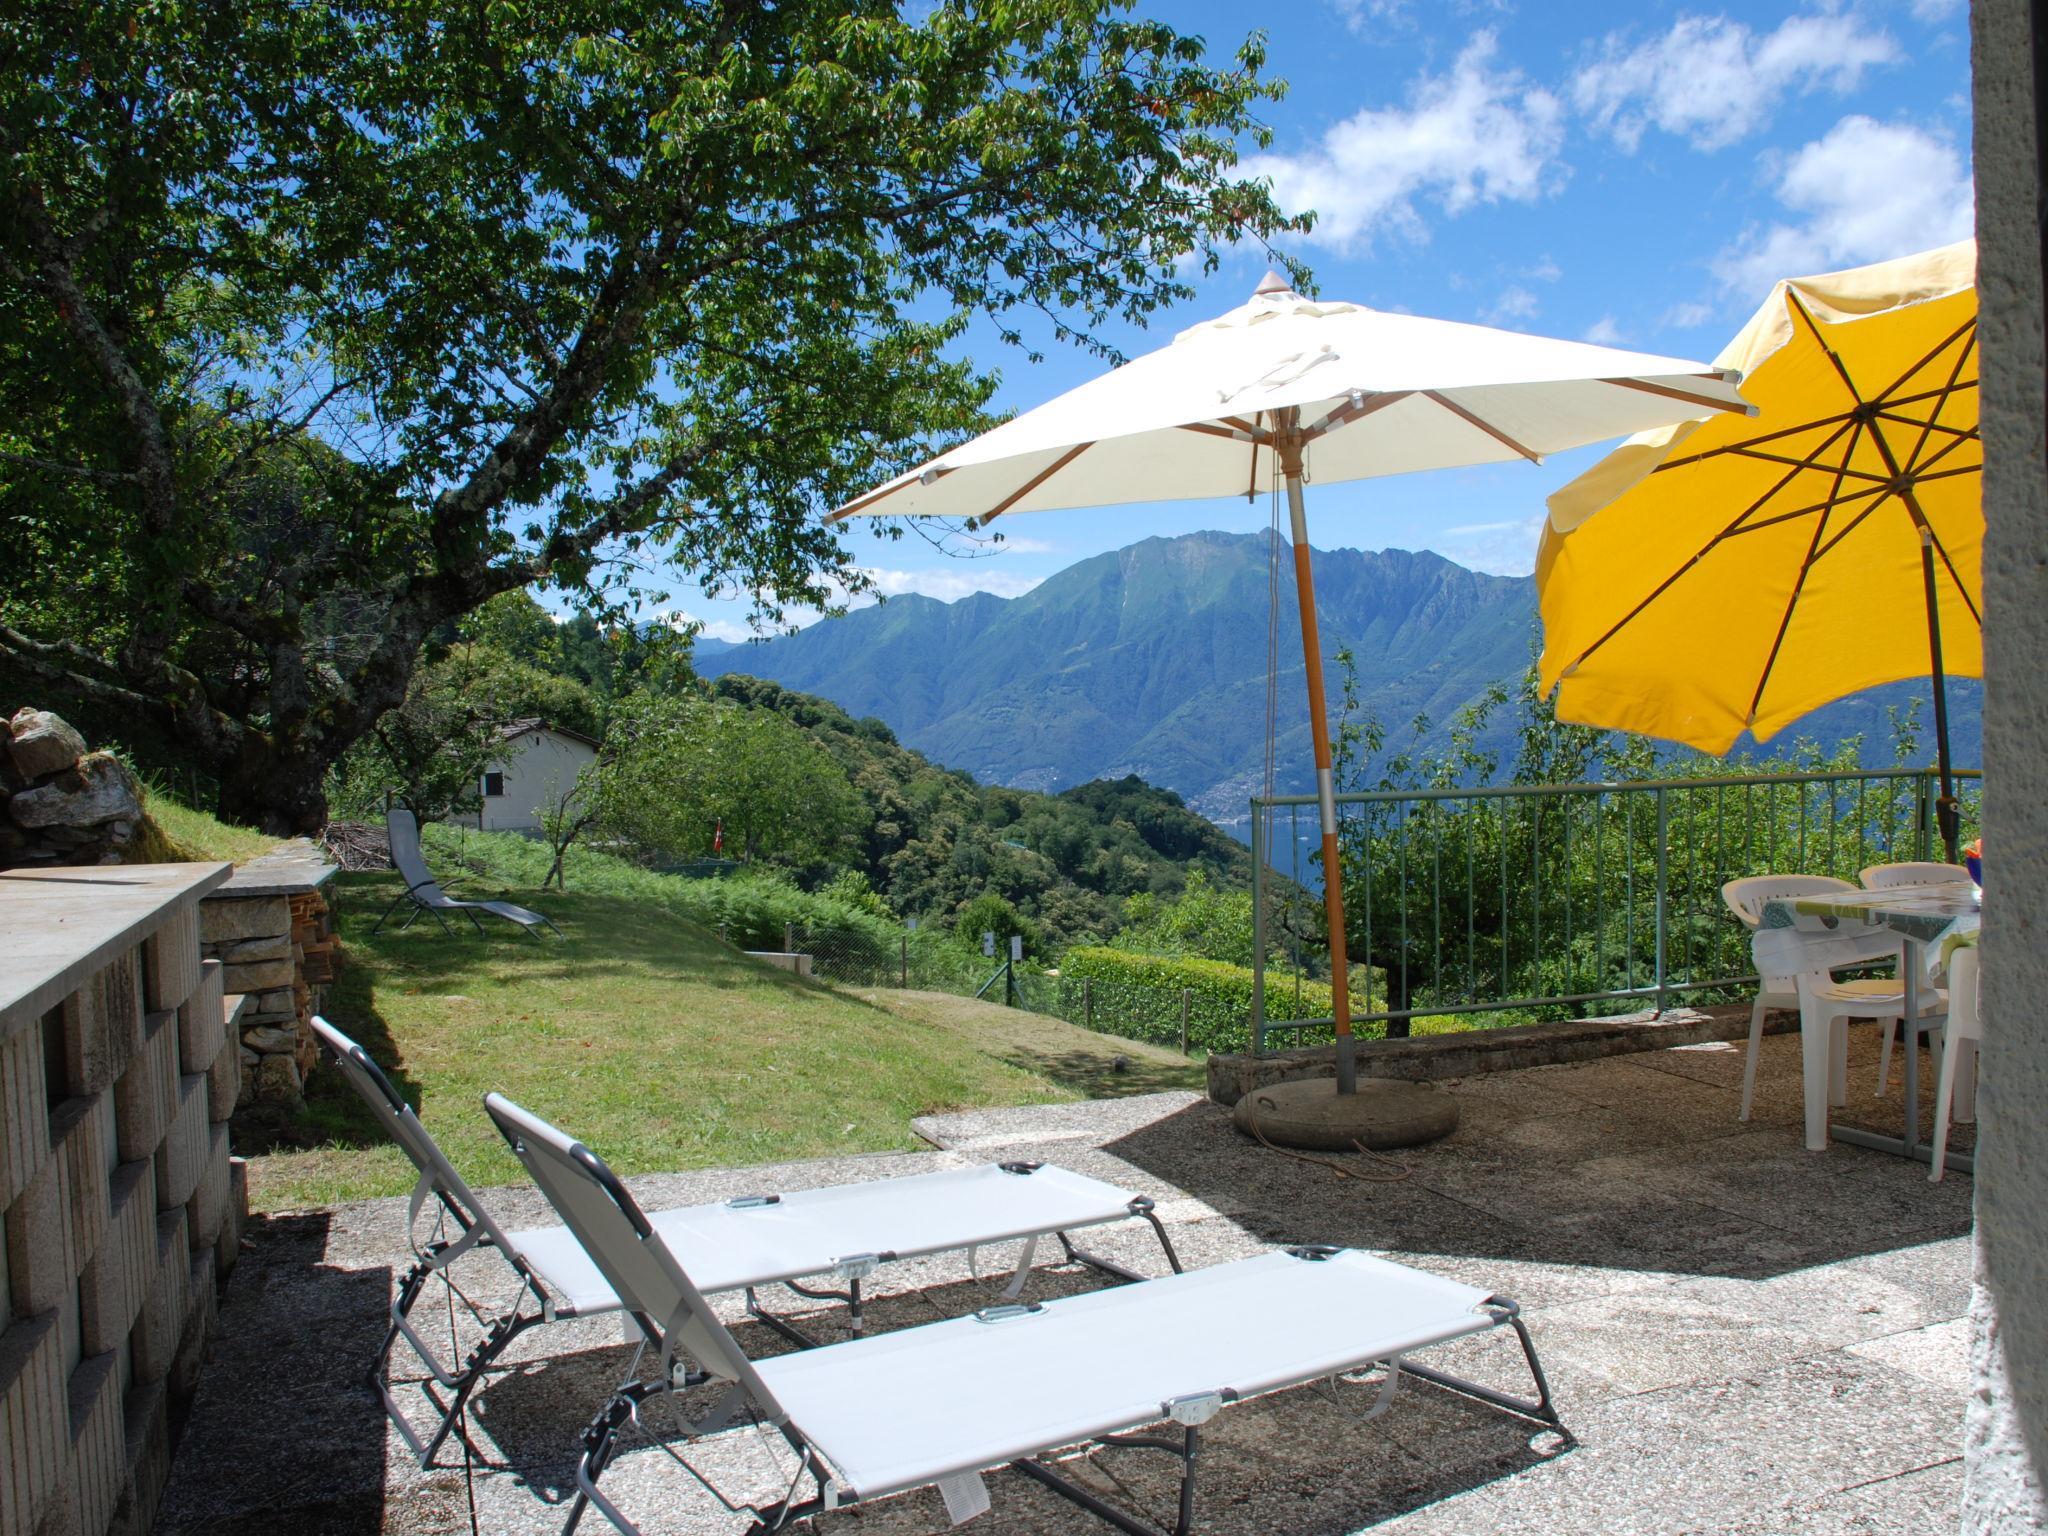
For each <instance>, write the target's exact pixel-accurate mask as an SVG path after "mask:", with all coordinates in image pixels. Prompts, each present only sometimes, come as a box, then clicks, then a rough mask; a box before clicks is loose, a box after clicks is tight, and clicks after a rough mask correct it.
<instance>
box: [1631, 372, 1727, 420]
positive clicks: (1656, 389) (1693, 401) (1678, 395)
mask: <svg viewBox="0 0 2048 1536" xmlns="http://www.w3.org/2000/svg"><path fill="white" fill-rule="evenodd" d="M1600 382H1601V383H1602V384H1613V385H1616V386H1618V387H1620V388H1622V389H1639V390H1641V391H1642V392H1643V393H1644V394H1646V395H1662V396H1664V397H1665V398H1666V399H1667V400H1683V401H1685V402H1686V403H1687V404H1688V405H1704V406H1706V407H1707V408H1708V409H1709V410H1714V411H1721V412H1725V413H1726V414H1728V415H1731V416H1754V415H1756V413H1757V408H1756V407H1755V406H1753V405H1750V404H1748V403H1747V402H1736V403H1733V404H1731V403H1730V402H1728V401H1726V400H1716V399H1715V398H1714V397H1713V396H1712V395H1702V394H1699V393H1698V392H1696V391H1694V390H1690V389H1674V388H1672V387H1671V386H1670V385H1669V384H1652V383H1651V382H1650V381H1649V380H1648V379H1602V380H1601V381H1600Z"/></svg>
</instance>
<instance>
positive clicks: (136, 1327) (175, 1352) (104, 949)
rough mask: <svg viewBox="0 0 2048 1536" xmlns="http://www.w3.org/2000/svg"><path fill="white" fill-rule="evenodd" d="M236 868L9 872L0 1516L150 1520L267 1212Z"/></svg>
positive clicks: (95, 1533)
mask: <svg viewBox="0 0 2048 1536" xmlns="http://www.w3.org/2000/svg"><path fill="white" fill-rule="evenodd" d="M226 873H227V871H226V866H224V865H219V864H214V865H192V864H183V865H178V864H159V865H138V866H132V867H130V868H129V869H126V870H123V871H122V872H121V878H120V879H119V881H118V882H113V881H110V882H106V883H104V884H98V883H96V882H94V881H92V880H90V879H83V878H80V877H77V876H71V875H65V876H57V875H55V873H54V872H52V875H51V876H48V877H45V876H42V875H41V874H40V873H39V872H18V873H16V874H13V875H10V876H9V877H8V878H7V879H6V881H4V882H0V931H5V932H7V933H8V934H10V935H11V936H16V937H18V938H20V939H21V940H23V941H24V942H22V943H20V944H19V945H17V946H15V947H14V948H13V950H12V953H0V1211H4V1216H0V1532H5V1533H6V1536H16V1533H19V1536H102V1533H104V1532H109V1531H112V1532H119V1533H121V1536H146V1533H147V1532H148V1531H149V1530H150V1528H151V1525H152V1523H153V1521H154V1519H155V1516H156V1508H157V1501H158V1499H159V1497H160V1496H161V1494H162V1491H163V1485H164V1482H165V1480H166V1478H167V1477H168V1476H169V1472H170V1462H171V1453H172V1449H173V1436H174V1434H175V1432H176V1428H177V1426H179V1425H180V1424H181V1423H182V1419H183V1413H182V1407H183V1404H184V1402H185V1401H187V1400H189V1398H190V1397H191V1396H192V1394H193V1392H194V1391H195V1390H196V1389H197V1386H198V1378H199V1370H200V1366H201V1364H202V1362H203V1361H204V1358H205V1355H206V1351H207V1346H208V1342H209V1340H210V1339H211V1337H212V1334H213V1330H214V1323H215V1315H216V1314H215V1304H216V1296H217V1293H218V1286H219V1284H220V1282H221V1281H222V1280H224V1279H225V1278H226V1276H227V1273H228V1271H229V1270H230V1269H231V1268H232V1267H233V1265H234V1262H235V1257H236V1254H237V1252H238V1251H239V1247H240V1243H241V1231H242V1224H243V1221H244V1219H245V1216H246V1212H247V1208H248V1191H247V1184H246V1181H245V1179H244V1178H243V1176H242V1169H241V1165H240V1163H239V1160H237V1159H233V1158H231V1157H230V1156H229V1151H228V1126H227V1123H226V1122H227V1118H228V1115H229V1113H230V1112H231V1111H232V1109H233V1107H234V1101H235V1087H236V1075H235V1070H234V1069H235V1059H234V1051H233V1049H232V1048H231V1047H230V1045H229V1043H228V1041H229V1036H230V1034H231V1033H232V1030H233V1026H234V1019H235V1014H236V1011H237V1009H238V1008H239V1006H240V1002H241V1000H240V999H239V998H232V997H229V996H227V995H226V993H225V991H224V988H223V968H222V967H221V966H220V965H219V964H218V963H215V962H206V963H202V961H201V959H200V955H199V927H198V914H197V903H198V898H199V895H200V893H201V892H202V891H204V890H205V889H206V887H207V886H208V885H210V884H213V883H215V882H217V881H219V880H220V879H222V878H224V877H225V875H226Z"/></svg>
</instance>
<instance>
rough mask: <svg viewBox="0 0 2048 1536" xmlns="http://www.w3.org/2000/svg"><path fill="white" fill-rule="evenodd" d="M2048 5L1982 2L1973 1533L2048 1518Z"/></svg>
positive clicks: (1976, 61) (1966, 1526)
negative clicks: (1980, 919)
mask: <svg viewBox="0 0 2048 1536" xmlns="http://www.w3.org/2000/svg"><path fill="white" fill-rule="evenodd" d="M2044 26H2048V15H2044V14H2043V8H2042V7H2041V6H2040V5H2039V4H2033V5H2029V4H2028V3H2027V0H1977V3H1976V4H1975V5H1974V6H1973V7H1972V10H1971V31H1972V34H1973V37H1972V46H1973V58H1972V74H1973V77H1974V80H1975V108H1976V110H1975V125H1976V128H1975V132H1976V143H1975V151H1976V153H1975V161H1976V179H1977V258H1978V268H1977V293H1978V300H1979V306H1980V315H1979V319H1978V329H1977V334H1978V342H1979V345H1980V346H1981V347H1982V349H1983V359H1984V361H1983V385H1982V391H1981V399H1982V408H1981V409H1982V422H1983V432H1984V523H1985V537H1984V871H1985V875H1984V935H1983V945H1984V991H1983V998H1982V1003H1983V1010H1984V1047H1983V1063H1982V1068H1981V1082H1982V1084H1983V1087H1982V1092H1981V1093H1980V1095H1979V1098H1978V1101H1977V1109H1978V1138H1977V1146H1978V1151H1977V1172H1976V1201H1977V1205H1976V1210H1977V1286H1976V1294H1975V1297H1974V1298H1973V1301H1972V1305H1971V1317H1972V1334H1973V1337H1972V1340H1971V1361H1970V1364H1971V1377H1972V1381H1971V1392H1970V1399H1969V1411H1968V1415H1967V1418H1966V1420H1965V1425H1964V1434H1963V1460H1964V1468H1965V1472H1964V1479H1963V1508H1962V1521H1961V1529H1962V1530H1964V1531H1966V1532H1968V1533H1970V1536H2019V1533H2021V1532H2039V1531H2042V1530H2044V1529H2048V1197H2044V1194H2043V1191H2042V1185H2041V1174H2042V1170H2043V1169H2044V1168H2048V1115H2044V1114H2043V1113H2042V1110H2043V1107H2044V1106H2048V1008H2044V1007H2043V1005H2042V999H2043V998H2044V997H2048V485H2044V483H2043V480H2042V474H2041V464H2042V457H2043V450H2044V447H2048V415H2044V412H2043V407H2042V397H2043V392H2044V387H2048V366H2044V365H2048V358H2044V355H2043V353H2044V349H2043V341H2042V320H2043V292H2042V290H2043V286H2044V277H2043V270H2042V269H2043V262H2044V255H2043V239H2042V236H2043V231H2042V227H2041V224H2040V222H2039V220H2040V213H2041V202H2040V197H2041V173H2042V169H2043V167H2042V165H2041V164H2040V159H2039V155H2040V146H2041V134H2042V125H2041V116H2042V113H2043V109H2044V106H2048V103H2043V102H2042V101H2040V100H2037V99H2036V97H2035V91H2036V89H2037V87H2038V85H2039V84H2040V83H2041V81H2042V80H2043V78H2044V75H2048V57H2044V55H2048V38H2044V37H2042V36H2039V35H2037V34H2036V29H2038V28H2041V27H2044Z"/></svg>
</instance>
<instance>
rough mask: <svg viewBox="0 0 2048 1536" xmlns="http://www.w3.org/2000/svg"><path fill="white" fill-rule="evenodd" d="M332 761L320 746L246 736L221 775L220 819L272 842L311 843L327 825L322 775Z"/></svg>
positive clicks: (304, 741) (334, 754) (332, 753)
mask: <svg viewBox="0 0 2048 1536" xmlns="http://www.w3.org/2000/svg"><path fill="white" fill-rule="evenodd" d="M337 756H338V753H337V752H336V751H334V750H333V749H331V748H329V747H327V746H326V744H325V743H318V742H315V741H309V740H307V739H305V738H303V737H302V738H298V739H295V740H285V741H279V740H276V739H275V738H272V737H265V736H262V735H259V734H257V733H255V732H251V733H250V735H249V737H248V739H247V740H246V741H245V742H244V744H243V747H242V751H241V753H240V755H239V757H238V758H237V759H236V761H235V762H234V763H232V764H231V765H226V766H225V768H224V771H223V772H222V774H221V782H220V815H221V817H222V819H223V820H226V821H232V822H237V823H240V824H241V825H243V826H252V827H257V828H259V829H261V830H262V831H265V832H269V833H272V834H274V835H276V836H278V837H317V836H318V835H319V833H320V829H321V828H323V827H325V826H326V825H327V771H328V769H330V768H332V767H333V766H334V761H335V758H336V757H337Z"/></svg>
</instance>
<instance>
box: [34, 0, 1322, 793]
mask: <svg viewBox="0 0 2048 1536" xmlns="http://www.w3.org/2000/svg"><path fill="white" fill-rule="evenodd" d="M5 35H6V41H7V67H6V69H5V70H0V144H4V147H5V154H4V156H0V207H4V210H5V217H0V314H4V316H5V320H6V323H5V324H4V325H0V514H4V515H0V569H4V571H5V572H6V576H5V580H6V586H5V588H4V590H0V657H4V659H5V660H6V662H7V663H8V665H9V666H10V668H12V669H16V670H19V671H22V672H25V673H28V674H30V675H33V676H35V677H38V678H40V679H43V680H45V681H48V682H61V683H62V684H63V685H64V686H65V687H66V688H69V689H74V690H77V691H79V692H81V693H84V694H89V695H91V696H92V697H93V698H94V699H96V700H97V701H99V702H101V703H104V704H107V705H109V706H118V707H120V708H122V709H125V710H126V711H127V712H128V713H129V714H131V715H133V716H135V717H138V718H140V717H147V718H148V719H149V720H150V721H152V722H153V723H154V726H155V728H157V729H159V730H161V731H162V732H164V733H165V734H166V735H168V736H170V737H172V738H173V739H175V740H176V741H177V742H178V743H179V744H180V746H181V747H182V749H183V750H185V751H186V752H187V753H189V754H190V755H191V756H193V757H194V758H197V759H199V760H202V761H204V762H206V763H207V764H209V765H210V766H211V768H212V770H213V775H214V777H216V778H217V779H218V780H219V782H220V785H221V800H222V809H223V810H224V811H227V812H229V813H231V814H234V815H236V816H238V817H240V818H242V819H245V820H250V821H260V822H262V823H264V824H266V825H267V826H270V827H271V828H273V829H274V830H277V831H281V832H282V831H306V830H313V829H316V828H317V827H318V826H319V824H320V822H321V821H322V819H323V818H324V815H325V811H326V807H325V805H324V801H323V793H322V787H323V783H324V781H325V777H326V774H327V771H328V769H329V768H330V767H331V766H332V765H333V764H334V763H335V762H336V761H337V760H339V758H340V757H341V756H342V755H343V754H344V753H345V752H346V751H347V749H348V748H349V747H350V746H351V745H352V744H353V743H355V742H356V741H358V740H360V739H361V738H362V737H363V736H364V735H365V734H367V733H368V732H369V730H370V729H371V727H372V726H373V724H374V723H375V722H376V721H377V720H378V719H379V718H380V717H381V716H383V715H385V714H386V713H387V712H388V711H390V710H392V709H395V708H397V707H399V706H400V705H401V704H402V703H403V702H404V701H405V700H406V697H407V694H408V689H409V686H410V682H411V678H412V673H413V671H414V670H415V668H416V666H417V664H418V658H419V656H420V653H421V648H422V645H423V644H424V643H425V642H426V641H427V640H428V639H429V638H430V637H431V636H433V635H435V634H436V633H437V632H440V631H443V630H444V629H445V628H446V627H447V626H449V625H450V624H452V623H454V622H456V621H459V620H460V619H462V617H463V616H464V615H466V614H468V613H471V612H472V611H474V610H476V609H477V608H479V607H480V606H481V605H483V604H485V603H486V602H488V601H489V600H490V599H491V598H492V597H494V596H496V595H498V594H500V593H504V592H510V591H515V590H518V589H521V588H526V587H531V586H536V585H542V586H551V587H554V588H558V589H561V590H563V591H565V592H570V593H573V594H575V596H576V597H577V598H578V600H580V601H582V602H584V603H586V604H589V605H593V606H596V607H597V608H599V609H600V610H602V611H603V612H605V613H606V614H616V613H617V612H619V611H621V610H624V609H630V608H636V607H640V606H643V605H645V606H655V605H659V604H660V603H662V601H663V600H664V598H665V595H666V594H665V592H664V588H663V584H664V583H665V582H666V581H668V580H669V579H670V578H671V577H681V578H686V579H689V580H691V581H693V582H695V583H696V584H698V585H699V586H700V587H701V588H704V589H706V590H711V591H731V592H737V593H743V594H747V595H750V596H751V597H752V598H753V600H754V601H755V603H756V605H757V606H758V608H759V610H760V612H761V613H762V614H763V615H764V616H765V617H767V618H769V619H771V620H772V619H775V618H778V617H779V616H781V615H782V614H783V613H784V611H785V610H786V609H787V608H788V607H790V606H791V605H806V606H830V605H831V604H833V603H835V602H838V601H842V600H843V597H844V594H846V593H848V592H857V591H860V590H862V589H863V588H864V587H865V586H866V585H867V584H868V581H869V578H868V577H867V575H866V574H865V573H864V571H863V570H862V568H861V567H860V566H859V565H857V564H856V563H855V562H854V561H853V560H852V558H851V557H850V555H849V553H848V551H847V549H846V547H845V546H844V545H843V544H842V543H841V542H840V539H839V535H838V534H837V532H836V531H835V530H834V528H833V527H832V526H831V525H829V524H827V523H826V522H825V521H824V520H823V517H822V515H821V514H822V513H823V512H824V511H825V510H826V509H828V508H830V507H832V506H834V505H837V504H839V503H841V502H844V501H846V500H848V499H849V498H851V497H852V496H853V495H855V494H856V493H858V492H860V491H862V490H865V489H866V488H868V487H870V486H872V485H874V484H875V483H877V482H879V481H881V480H883V479H886V478H888V477H890V476H892V475H894V474H896V473H898V472H900V471H902V470H903V469H906V468H908V467H910V466H912V465H914V464H916V463H918V462H920V461H922V460H923V459H925V458H927V457H929V456H930V455H931V454H932V453H933V452H934V451H936V450H938V449H939V448H942V447H944V446H946V445H949V444H950V443H952V442H954V441H957V440H958V439H960V438H961V437H963V436H966V435H968V434H970V433H972V432H975V431H977V430H980V429H982V428H983V427H985V426H987V425H988V424H989V423H990V419H991V418H990V416H989V414H988V412H987V404H988V401H989V399H990V396H991V393H992V390H993V386H994V381H995V373H994V371H993V369H992V368H991V367H990V366H989V364H988V362H987V360H986V359H982V360H974V359H969V358H967V357H965V356H963V355H962V354H961V352H960V351H959V349H958V347H957V345H956V343H957V342H958V340H959V338H960V337H961V336H962V335H963V333H964V332H965V329H966V327H967V325H968V324H969V322H970V321H971V320H972V319H973V318H974V317H976V316H981V317H983V318H985V319H987V320H990V321H992V322H993V323H994V325H995V326H996V327H997V329H998V331H999V333H1000V334H1002V335H1003V336H1004V337H1005V338H1006V339H1008V340H1010V341H1014V342H1017V343H1020V344H1023V345H1027V346H1033V345H1039V344H1042V343H1044V342H1046V341H1055V342H1061V343H1074V344H1079V345H1083V346H1093V347H1097V348H1098V350H1100V349H1101V348H1100V344H1099V343H1098V342H1097V341H1096V339H1095V338H1096V335H1097V332H1098V330H1099V328H1100V327H1102V326H1103V325H1104V324H1105V323H1106V322H1109V321H1111V320H1117V321H1123V322H1143V321H1145V320H1146V319H1148V318H1149V317H1151V316H1153V315H1155V314H1156V313H1158V312H1159V311H1160V310H1161V309H1162V308H1163V307H1165V306H1167V305H1170V304H1172V303H1174V302H1176V301H1177V300H1179V299H1182V298H1184V297H1186V296H1187V294H1188V292H1189V284H1188V279H1189V277H1190V276H1191V275H1192V274H1194V273H1196V272H1198V271H1202V270H1207V269H1209V268H1212V267H1213V266H1214V264H1215V263H1216V261H1217V259H1218V254H1219V252H1221V251H1222V250H1224V249H1226V248H1229V247H1232V246H1234V245H1236V244H1238V243H1240V242H1247V241H1249V242H1253V243H1258V242H1261V241H1263V240H1264V238H1265V237H1266V236H1268V235H1269V234H1271V233H1273V232H1275V231H1278V230H1282V229H1288V228H1299V227H1302V226H1303V224H1304V222H1305V221H1299V220H1294V221H1290V220H1287V219H1283V218H1282V217H1281V216H1280V214H1279V213H1278V211H1277V209H1276V208H1275V206H1274V204H1273V202H1272V199H1271V197H1270V194H1269V192H1268V191H1267V190H1266V188H1265V186H1264V184H1263V183H1262V182H1258V181H1252V180H1247V179H1245V178H1243V177H1241V176H1240V175H1239V174H1238V173H1237V169H1236V167H1237V159H1238V155H1239V152H1240V148H1241V147H1243V146H1256V145H1259V144H1262V143H1264V142H1265V141H1266V136H1265V130H1264V128H1263V126H1262V125H1261V124H1260V122H1259V120H1258V116H1257V114H1258V112H1259V110H1260V109H1261V107H1262V105H1263V103H1265V102H1267V101H1269V100H1271V99H1273V98H1274V97H1276V96H1277V95H1278V94H1279V87H1278V86H1277V85H1276V84H1275V83H1273V82H1272V81H1271V80H1269V79H1268V78H1267V77H1266V76H1265V75H1264V73H1263V68H1264V51H1263V45H1262V43H1261V41H1260V40H1259V39H1258V38H1257V37H1253V38H1251V39H1249V40H1247V41H1246V42H1245V43H1244V45H1243V46H1242V47H1241V48H1240V49H1239V50H1238V52H1237V54H1236V56H1235V57H1234V58H1228V59H1216V58H1212V57H1211V56H1210V54H1209V53H1208V50H1207V48H1206V46H1205V45H1204V43H1203V42H1202V40H1201V39H1199V38H1196V37H1192V36H1189V35H1186V34H1183V33H1181V32H1179V31H1177V30H1176V29H1175V28H1174V27H1172V26H1171V25H1168V24H1167V23H1164V22H1161V21H1157V20H1153V19H1151V18H1148V17H1143V16H1138V15H1135V14H1133V13H1132V11H1131V9H1130V7H1129V6H1128V5H1127V4H1125V3H1120V0H1005V3H1002V4H997V5H982V4H971V3H968V0H940V3H937V4H932V5H920V6H914V7H899V6H898V5H896V4H894V3H893V0H784V3H778V4H772V5H770V4H721V5H707V4H684V5H678V4H673V3H668V0H603V3H598V0H503V3H487V4H478V5H471V6H465V7H450V6H448V5H447V4H445V3H441V0H359V3H351V4H346V5H344V4H336V3H328V0H238V3H235V4H224V3H219V0H199V3H192V4H182V3H176V4H174V3H166V4H147V5H143V4H94V5H84V6H73V5H31V6H27V7H17V8H15V9H14V11H13V12H12V13H10V16H9V18H8V21H7V25H6V34H5ZM1297 275H1299V274H1297ZM49 571H61V572H62V573H63V579H62V580H61V581H50V580H47V579H42V578H40V577H37V576H34V575H33V574H32V573H36V572H49ZM592 681H595V679H594V678H593V679H592Z"/></svg>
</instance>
